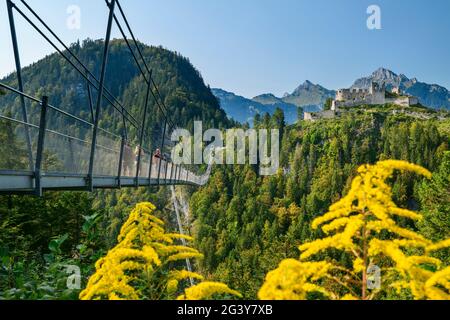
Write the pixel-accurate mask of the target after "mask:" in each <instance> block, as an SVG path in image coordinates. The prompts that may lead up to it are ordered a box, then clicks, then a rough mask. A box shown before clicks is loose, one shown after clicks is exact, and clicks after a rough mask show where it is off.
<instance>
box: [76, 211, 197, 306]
mask: <svg viewBox="0 0 450 320" xmlns="http://www.w3.org/2000/svg"><path fill="white" fill-rule="evenodd" d="M155 209H156V208H155V206H154V205H153V204H151V203H140V204H138V205H137V206H136V208H135V209H134V210H133V211H132V212H131V214H130V217H129V218H128V220H127V222H126V223H125V224H124V225H123V226H122V229H121V232H120V235H119V237H118V241H119V244H118V245H117V246H116V247H115V248H113V249H112V250H111V251H109V252H108V254H107V255H106V257H104V258H102V259H100V260H99V261H97V263H96V270H97V271H96V273H95V274H94V275H93V276H92V277H91V278H90V279H89V283H88V285H87V287H86V289H85V290H84V291H83V292H81V294H80V299H82V300H93V299H114V300H115V299H132V300H136V299H139V298H140V295H139V292H138V291H136V290H135V289H134V288H133V286H132V282H133V281H134V280H136V279H137V278H138V277H139V276H140V275H141V274H143V273H147V274H151V273H152V272H154V270H155V268H156V267H161V266H162V265H165V264H167V263H168V262H172V261H178V260H183V259H186V258H187V257H189V258H192V257H201V256H202V255H201V254H200V253H199V252H198V251H197V250H195V249H192V248H189V247H185V246H178V245H174V244H173V243H174V240H175V239H180V238H186V239H188V238H189V237H185V236H182V235H175V234H167V233H165V230H164V223H163V221H161V220H159V219H158V218H156V217H155V216H154V215H153V214H152V213H153V212H154V210H155ZM172 275H173V276H172V278H173V280H175V281H179V280H182V279H183V278H186V276H187V277H192V278H196V279H199V278H200V277H201V276H199V275H196V274H193V273H192V274H191V273H189V274H187V273H186V272H183V271H179V272H173V273H172ZM171 285H172V286H173V285H174V282H172V283H171ZM177 285H178V282H177Z"/></svg>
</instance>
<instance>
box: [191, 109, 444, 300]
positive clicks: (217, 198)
mask: <svg viewBox="0 0 450 320" xmlns="http://www.w3.org/2000/svg"><path fill="white" fill-rule="evenodd" d="M382 109H383V108H382V107H381V108H378V109H377V110H376V112H375V110H370V108H368V107H364V108H363V109H361V110H353V112H349V113H346V114H344V115H343V116H342V117H341V118H338V119H332V120H320V121H317V122H303V121H302V122H300V123H298V124H297V125H295V126H291V127H286V128H285V129H284V132H283V139H282V166H283V168H282V169H281V170H280V171H279V173H278V175H275V176H272V177H260V176H258V175H257V172H258V171H257V168H255V167H252V166H234V167H217V168H216V171H215V173H214V176H213V177H212V179H211V181H210V183H209V185H208V186H206V187H205V188H204V189H202V190H200V191H199V192H197V193H196V194H194V196H193V198H192V201H191V207H192V212H193V214H194V216H195V221H194V224H193V231H194V234H195V238H196V242H197V247H198V248H199V249H200V250H201V252H202V253H203V254H204V255H205V259H204V260H203V263H202V264H201V268H202V272H203V273H205V274H211V275H212V277H213V278H214V279H216V280H220V281H224V282H225V283H227V284H229V285H230V286H231V287H233V288H235V289H237V290H239V291H240V292H242V293H243V294H244V295H245V297H246V298H255V297H256V293H257V291H258V289H259V288H260V287H261V284H262V282H263V279H264V276H265V275H266V274H267V272H268V271H270V270H273V269H275V268H276V267H277V266H278V263H279V262H280V261H281V260H283V259H285V258H294V259H297V258H298V256H299V250H298V246H299V245H300V244H302V243H305V242H306V241H308V240H312V239H316V238H317V237H318V236H319V235H320V233H318V232H313V231H312V230H311V228H310V225H311V221H312V220H313V219H314V218H315V217H318V216H320V215H322V214H324V213H326V212H327V210H328V208H329V206H330V205H331V204H332V203H335V202H336V201H337V200H339V199H340V198H341V197H342V196H343V195H345V194H346V192H347V191H348V190H349V187H350V183H351V181H352V178H354V176H355V173H356V169H357V168H358V167H359V166H360V165H362V164H366V163H370V164H373V163H375V162H377V161H378V160H383V159H399V160H407V161H409V162H412V163H416V164H419V165H421V166H424V167H425V168H428V169H429V170H431V171H433V172H436V179H435V180H436V181H435V182H433V183H430V184H428V183H422V182H421V180H418V179H416V178H414V176H413V175H411V174H399V175H397V176H395V177H393V180H392V182H393V185H394V187H393V190H394V194H395V198H396V199H395V201H396V203H398V205H399V206H401V207H404V208H407V207H409V208H413V209H422V210H423V211H424V212H425V219H424V221H423V222H422V223H421V224H420V225H417V226H415V225H409V227H411V228H413V229H419V230H420V231H421V232H423V233H426V234H427V236H430V234H433V235H434V236H436V237H438V238H439V240H443V239H445V237H446V236H448V234H449V233H450V223H449V220H448V216H449V214H450V207H449V205H448V203H449V201H450V199H449V195H450V189H449V184H448V181H449V179H450V177H448V171H449V169H450V168H448V164H449V160H450V154H449V153H448V152H447V153H445V152H446V151H448V150H449V142H450V135H449V132H448V126H449V124H450V121H449V120H448V119H447V120H444V121H437V120H428V121H423V120H418V119H415V118H413V117H409V116H406V115H393V114H392V113H391V112H383V111H382ZM371 111H373V112H371ZM259 125H261V126H262V127H266V126H269V127H270V126H274V121H273V119H270V118H265V119H264V120H263V121H262V123H260V124H259ZM444 158H445V161H444ZM445 181H447V183H446V182H445ZM419 200H420V201H419ZM438 221H440V222H438ZM400 222H401V223H402V221H400ZM403 223H406V222H404V221H403ZM334 258H335V259H337V260H338V261H339V260H341V259H346V257H345V256H339V255H338V256H334ZM447 260H448V257H447ZM392 294H393V293H386V294H385V296H386V297H388V296H389V295H391V296H390V297H392Z"/></svg>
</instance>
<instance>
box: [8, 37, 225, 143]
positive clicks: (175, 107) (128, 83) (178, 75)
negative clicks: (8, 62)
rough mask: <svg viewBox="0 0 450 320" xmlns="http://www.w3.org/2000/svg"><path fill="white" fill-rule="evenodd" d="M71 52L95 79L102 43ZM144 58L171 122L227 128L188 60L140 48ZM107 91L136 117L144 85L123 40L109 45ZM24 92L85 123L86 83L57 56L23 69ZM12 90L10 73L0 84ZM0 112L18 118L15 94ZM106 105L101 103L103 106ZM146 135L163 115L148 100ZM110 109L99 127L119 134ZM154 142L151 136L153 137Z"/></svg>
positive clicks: (80, 46)
mask: <svg viewBox="0 0 450 320" xmlns="http://www.w3.org/2000/svg"><path fill="white" fill-rule="evenodd" d="M71 50H72V51H74V52H75V54H76V55H77V56H78V57H79V58H80V60H81V61H82V62H83V63H85V64H86V65H87V66H89V67H90V68H91V71H93V73H94V75H96V76H97V77H98V74H99V72H100V70H99V68H100V65H101V63H100V61H99V60H100V57H101V52H102V50H103V42H102V41H100V40H96V41H93V40H85V41H83V43H82V44H80V43H76V44H73V45H72V46H71ZM142 51H143V55H144V57H145V59H146V61H147V62H148V65H149V68H150V69H151V70H153V77H154V80H155V82H156V85H157V86H158V88H159V90H160V92H161V95H162V97H163V99H164V101H165V104H166V106H167V107H168V109H169V114H170V115H171V117H172V119H173V121H174V122H176V123H177V124H178V125H180V126H181V127H191V126H192V123H193V121H194V119H203V120H204V121H205V122H207V123H206V124H205V126H207V125H208V124H212V123H213V122H214V124H215V126H217V127H220V128H221V127H226V126H228V125H230V122H229V121H228V119H227V117H226V114H225V112H224V111H223V110H222V109H221V108H220V106H219V103H218V101H217V99H216V98H215V97H214V95H213V94H212V93H211V90H210V89H209V88H208V87H207V86H206V85H205V83H204V81H203V79H202V77H201V75H200V73H199V71H198V70H196V69H195V67H194V66H192V65H191V63H190V62H189V60H188V59H187V58H184V57H182V56H181V55H179V54H177V53H174V52H170V51H168V50H165V49H163V48H161V47H150V46H146V45H142ZM108 60H109V65H108V68H107V73H106V85H105V86H106V88H108V89H109V90H110V91H111V92H112V93H113V94H114V95H115V96H116V97H117V98H118V100H119V101H121V102H122V103H123V104H124V105H125V106H126V107H128V110H129V111H130V112H131V114H132V115H133V116H134V117H135V118H136V119H140V118H141V113H142V111H143V105H144V101H145V95H146V86H145V85H144V83H143V81H142V78H141V76H140V74H139V70H138V68H137V67H136V64H135V63H134V60H133V58H132V56H131V54H130V53H129V50H128V48H127V46H126V43H125V41H122V40H113V41H112V43H111V46H110V54H109V59H108ZM23 77H24V83H25V92H26V93H28V94H31V95H34V96H36V97H41V96H43V95H47V96H49V97H50V103H51V104H53V105H55V106H57V107H59V108H61V109H62V110H65V111H68V112H70V113H72V114H74V115H76V116H80V117H81V118H83V119H86V120H90V111H89V106H88V94H87V88H86V82H85V80H84V79H83V78H82V77H81V76H80V75H79V74H78V73H77V72H76V71H75V70H74V69H72V68H71V67H70V65H69V64H68V63H67V62H66V61H65V60H64V59H63V58H61V57H60V56H59V55H57V54H56V53H55V54H52V55H49V56H47V57H45V58H44V59H42V60H40V61H38V62H36V63H34V64H32V65H31V66H28V67H25V68H24V69H23ZM0 81H2V82H4V83H6V84H10V85H12V86H16V80H15V74H11V75H10V76H8V77H6V78H5V79H2V80H0ZM1 99H2V100H1V102H2V103H1V104H0V112H1V113H2V114H5V113H6V112H12V113H13V114H14V113H17V112H18V110H19V108H18V101H17V100H16V99H15V95H14V94H10V93H8V94H6V96H3V97H2V98H1ZM105 105H106V104H105ZM149 107H150V110H151V112H150V115H151V119H150V121H149V122H148V126H149V128H148V129H149V131H150V132H153V133H155V134H156V133H157V132H160V129H161V124H160V122H161V119H162V114H161V112H160V110H159V109H158V108H157V107H156V105H155V103H154V101H153V99H151V101H150V105H149ZM37 111H38V110H36V109H32V108H30V113H31V116H30V121H31V122H33V123H35V124H37V123H38V121H39V117H38V116H37ZM112 117H113V112H112V108H111V107H105V108H104V112H103V118H102V119H101V125H103V126H106V127H108V128H112V129H115V130H116V131H118V129H119V127H120V122H119V123H118V122H117V121H114V120H113V119H112ZM155 138H156V137H155Z"/></svg>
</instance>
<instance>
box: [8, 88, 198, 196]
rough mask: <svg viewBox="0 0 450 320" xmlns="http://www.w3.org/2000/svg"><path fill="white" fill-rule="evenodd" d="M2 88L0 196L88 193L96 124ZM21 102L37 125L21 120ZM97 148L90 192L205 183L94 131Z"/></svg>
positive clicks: (136, 147)
mask: <svg viewBox="0 0 450 320" xmlns="http://www.w3.org/2000/svg"><path fill="white" fill-rule="evenodd" d="M0 88H1V89H3V93H2V95H1V96H0V139H1V141H0V143H1V144H0V192H2V193H22V192H23V193H33V194H37V195H42V192H43V190H45V189H49V190H57V189H68V190H71V189H74V190H89V189H90V186H89V181H88V173H89V158H90V157H89V155H90V150H91V148H92V143H93V141H92V129H93V126H94V124H93V123H91V122H89V121H86V120H83V119H81V118H79V117H76V116H74V115H71V114H70V113H67V112H65V111H63V110H61V109H59V108H57V107H55V106H53V105H51V104H49V101H48V98H47V97H43V98H42V99H41V100H39V99H37V98H35V97H33V96H30V95H27V94H25V93H22V92H19V91H18V90H16V89H14V88H12V87H10V86H8V85H5V84H3V83H0ZM11 95H15V96H16V97H15V98H12V97H11ZM22 98H23V99H24V100H23V101H25V104H26V107H27V110H28V111H29V113H28V114H29V115H31V116H30V119H33V120H34V121H33V122H38V124H37V125H36V124H34V123H31V122H24V121H22V120H20V119H19V118H20V111H19V110H17V109H18V105H20V104H21V102H20V101H22ZM11 101H13V102H11ZM28 137H29V139H30V140H29V141H30V144H29V145H28ZM28 146H29V148H28ZM95 149H96V153H95V158H94V159H95V160H94V161H95V163H94V171H93V172H94V185H93V187H94V188H121V187H139V186H156V185H168V184H171V185H174V184H192V185H201V183H202V181H205V179H203V180H202V179H201V177H198V176H197V175H195V174H193V173H191V172H189V171H188V170H187V169H185V168H182V167H180V166H177V165H175V164H173V163H171V162H169V161H166V160H164V159H161V158H159V157H156V156H154V153H153V152H151V151H150V149H149V148H144V147H142V146H139V145H138V144H136V143H133V142H130V141H128V140H126V139H125V137H121V136H119V135H116V134H114V133H111V132H109V131H108V130H106V129H103V128H99V130H98V138H97V141H96V146H95ZM139 152H140V154H141V157H140V161H139V170H137V166H138V159H137V158H138V154H139ZM136 173H137V175H136ZM24 178H26V179H24ZM44 180H45V182H44ZM102 180H103V181H102ZM18 181H20V182H19V183H18ZM71 181H72V183H73V184H71ZM96 181H99V182H96ZM101 181H102V182H101ZM203 184H204V183H203Z"/></svg>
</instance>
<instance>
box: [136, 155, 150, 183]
mask: <svg viewBox="0 0 450 320" xmlns="http://www.w3.org/2000/svg"><path fill="white" fill-rule="evenodd" d="M150 161H151V153H150V152H148V151H147V150H144V149H142V151H141V162H140V166H139V177H140V178H148V176H149V174H150V173H149V171H148V170H149V169H150Z"/></svg>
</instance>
